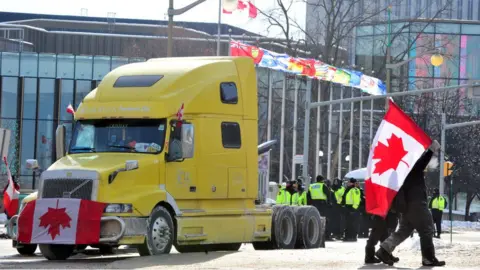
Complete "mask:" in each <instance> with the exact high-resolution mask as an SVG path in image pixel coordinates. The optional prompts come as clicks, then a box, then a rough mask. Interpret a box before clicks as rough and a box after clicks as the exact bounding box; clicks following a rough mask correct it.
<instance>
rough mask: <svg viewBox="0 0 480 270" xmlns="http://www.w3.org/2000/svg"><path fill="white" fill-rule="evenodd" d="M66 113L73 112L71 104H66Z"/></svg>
mask: <svg viewBox="0 0 480 270" xmlns="http://www.w3.org/2000/svg"><path fill="white" fill-rule="evenodd" d="M67 113H69V114H75V110H74V109H73V106H72V104H68V106H67Z"/></svg>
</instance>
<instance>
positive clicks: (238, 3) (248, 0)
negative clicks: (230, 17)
mask: <svg viewBox="0 0 480 270" xmlns="http://www.w3.org/2000/svg"><path fill="white" fill-rule="evenodd" d="M222 6H223V8H222V10H223V13H225V14H232V13H233V12H234V11H237V10H238V11H240V12H243V11H244V10H245V9H247V7H248V17H250V18H252V19H254V18H256V17H257V15H258V9H257V7H256V6H255V5H254V4H253V2H252V0H223V3H222Z"/></svg>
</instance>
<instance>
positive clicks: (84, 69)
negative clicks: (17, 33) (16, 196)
mask: <svg viewBox="0 0 480 270" xmlns="http://www.w3.org/2000/svg"><path fill="white" fill-rule="evenodd" d="M140 61H145V59H144V58H125V57H108V56H87V55H77V56H75V55H67V54H37V53H31V52H23V53H13V52H1V53H0V127H1V128H5V129H9V130H11V132H12V134H11V141H10V147H9V153H8V161H9V164H10V170H11V172H12V175H13V176H14V178H15V179H18V181H19V182H20V183H21V186H22V189H23V188H25V189H29V188H32V189H34V188H35V176H33V175H32V172H31V171H29V170H27V169H26V168H25V160H26V159H30V158H35V159H37V160H38V162H39V165H40V167H41V168H43V169H45V168H48V166H50V165H51V164H52V163H53V161H54V158H55V157H54V153H55V152H54V149H53V147H54V145H55V143H54V134H55V129H56V127H57V125H58V124H65V125H66V126H67V141H68V140H69V139H70V136H71V130H72V120H73V118H72V115H70V114H68V113H67V112H66V108H67V106H68V104H70V103H71V104H72V105H74V108H77V107H78V105H79V104H80V102H81V101H82V99H83V98H84V97H85V96H86V95H87V94H88V93H89V92H90V91H91V90H92V89H94V88H95V87H96V86H97V85H98V83H99V82H100V81H101V80H102V78H103V77H104V76H105V75H106V74H107V73H108V72H109V71H111V70H112V69H114V68H116V67H118V66H121V65H124V64H127V63H132V62H140ZM0 169H1V177H2V178H4V177H5V165H4V164H3V162H2V165H1V167H0ZM2 180H6V179H2ZM2 182H3V183H4V181H2Z"/></svg>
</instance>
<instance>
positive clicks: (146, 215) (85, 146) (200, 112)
mask: <svg viewBox="0 0 480 270" xmlns="http://www.w3.org/2000/svg"><path fill="white" fill-rule="evenodd" d="M256 80H257V79H256V73H255V68H254V64H253V61H252V60H251V59H249V58H232V57H198V58H161V59H151V60H149V61H147V62H143V63H134V64H128V65H125V66H121V67H119V68H117V69H115V70H113V71H111V72H110V73H109V74H107V75H106V76H105V78H104V79H103V80H102V81H101V83H100V84H99V85H98V87H97V88H96V89H94V90H93V91H91V92H90V93H89V94H88V95H87V96H86V97H85V98H84V100H83V102H82V103H81V104H80V106H79V107H78V109H77V112H76V113H75V121H76V123H75V125H74V130H73V134H72V139H71V142H70V144H69V147H68V151H67V153H66V155H65V154H64V152H65V151H64V146H65V143H64V137H65V128H64V127H62V126H60V127H59V129H58V130H57V133H56V150H57V158H58V160H57V161H56V162H55V163H54V164H53V165H51V166H50V167H49V168H48V169H47V170H45V171H44V172H43V173H42V174H41V178H40V183H39V190H38V198H39V199H41V198H65V197H70V198H78V199H87V200H94V201H99V202H104V203H107V204H108V205H107V207H106V208H105V211H104V215H103V217H102V223H101V232H100V242H101V243H102V244H110V245H134V246H137V250H138V252H139V253H140V255H156V254H164V253H169V252H170V250H171V248H172V246H173V245H175V247H176V249H177V250H178V251H180V252H192V251H199V250H205V249H210V250H238V249H239V248H240V245H241V243H251V242H255V243H257V244H256V245H255V246H256V248H258V249H267V248H268V249H270V248H275V247H280V248H282V247H283V248H284V247H290V248H293V247H294V245H295V242H296V241H297V227H296V223H297V219H296V217H295V213H294V210H293V208H291V207H286V206H278V207H277V206H276V207H271V206H266V205H258V203H259V201H258V200H257V199H258V194H259V190H258V187H259V181H258V178H257V176H258V164H257V160H258V143H257V141H258V139H257V137H258V136H257V125H258V123H257V122H258V111H257V85H256ZM179 118H182V119H181V120H179ZM29 162H30V166H31V167H33V168H36V167H38V165H37V163H36V161H32V160H30V161H29ZM302 209H304V210H301V211H303V212H302V213H303V214H302V215H306V214H305V213H306V212H305V211H307V212H311V211H313V210H312V209H314V208H311V207H304V208H302ZM306 209H308V210H306ZM315 211H316V209H315ZM275 215H277V216H280V219H279V220H284V221H285V220H286V221H285V222H283V223H285V224H287V225H282V224H283V223H282V224H279V225H278V226H275V225H274V224H275V222H272V218H275ZM309 216H311V219H312V222H313V223H312V222H307V223H308V224H310V225H308V226H314V227H315V226H316V229H315V230H316V231H319V232H320V231H321V230H320V226H321V218H320V215H319V214H318V211H316V213H313V214H309ZM284 217H285V218H284ZM272 224H273V225H274V226H273V227H274V228H272ZM311 224H314V225H311ZM282 226H283V227H285V226H287V227H288V228H287V231H288V232H290V233H287V234H286V235H285V237H283V236H282V235H281V233H280V230H282V229H283V230H284V229H285V228H283V227H282ZM272 229H273V230H275V229H276V230H277V231H278V232H276V233H275V232H273V234H272ZM318 235H319V234H318V233H317V236H318ZM312 237H314V238H315V234H314V235H313V236H312ZM284 238H285V239H284ZM312 241H313V242H314V243H313V244H310V246H312V245H313V246H317V247H318V246H319V244H318V243H319V242H320V236H318V237H317V238H315V239H314V240H312ZM92 244H97V243H92ZM40 250H41V251H42V254H43V255H44V256H45V257H46V258H48V259H66V258H68V257H69V256H70V255H71V253H72V251H71V250H73V248H69V249H67V248H65V246H62V245H56V244H41V245H40Z"/></svg>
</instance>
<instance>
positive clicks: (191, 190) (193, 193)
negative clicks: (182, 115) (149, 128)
mask: <svg viewBox="0 0 480 270" xmlns="http://www.w3.org/2000/svg"><path fill="white" fill-rule="evenodd" d="M195 128H196V125H195V121H190V120H188V124H183V125H182V141H186V142H187V144H185V143H182V145H183V146H185V145H190V146H189V147H190V149H182V150H183V152H184V153H186V152H190V153H191V155H190V156H189V157H185V158H184V159H183V160H180V161H173V162H167V163H166V165H165V177H166V179H165V183H166V189H167V191H168V192H169V193H170V195H172V196H173V197H174V198H175V199H176V200H178V199H196V198H197V189H198V187H197V172H196V156H195V154H196V153H197V152H198V150H197V148H198V146H197V144H196V143H195V141H196V139H197V136H196V134H195V133H196V130H195ZM170 132H172V130H170ZM171 140H172V136H170V142H169V143H171ZM170 145H171V144H170ZM169 147H170V146H169ZM168 151H170V149H168ZM168 151H167V152H168Z"/></svg>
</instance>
